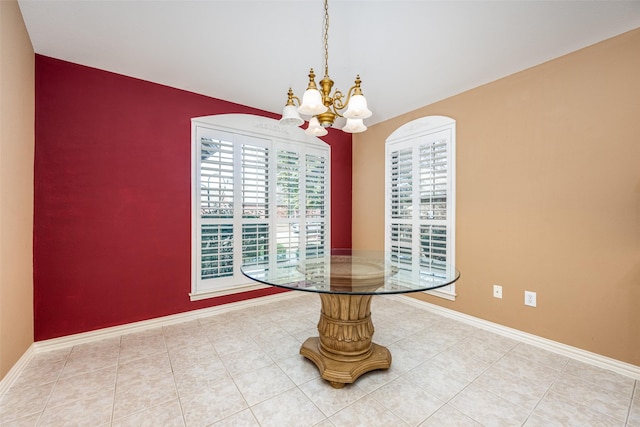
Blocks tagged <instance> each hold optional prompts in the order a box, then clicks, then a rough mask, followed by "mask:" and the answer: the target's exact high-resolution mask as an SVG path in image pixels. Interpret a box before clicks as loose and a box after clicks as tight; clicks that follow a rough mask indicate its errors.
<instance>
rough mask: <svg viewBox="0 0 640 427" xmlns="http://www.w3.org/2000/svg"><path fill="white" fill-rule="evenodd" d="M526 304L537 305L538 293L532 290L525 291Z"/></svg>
mask: <svg viewBox="0 0 640 427" xmlns="http://www.w3.org/2000/svg"><path fill="white" fill-rule="evenodd" d="M524 305H528V306H530V307H535V306H536V293H535V292H531V291H524Z"/></svg>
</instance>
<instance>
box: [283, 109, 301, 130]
mask: <svg viewBox="0 0 640 427" xmlns="http://www.w3.org/2000/svg"><path fill="white" fill-rule="evenodd" d="M303 123H304V120H303V119H302V117H300V114H298V108H297V107H296V106H295V105H285V106H284V109H283V110H282V118H281V119H280V124H281V125H285V126H300V125H301V124H303Z"/></svg>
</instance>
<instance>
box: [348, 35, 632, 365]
mask: <svg viewBox="0 0 640 427" xmlns="http://www.w3.org/2000/svg"><path fill="white" fill-rule="evenodd" d="M638 76H640V29H636V30H634V31H631V32H628V33H626V34H623V35H620V36H618V37H615V38H613V39H610V40H606V41H604V42H601V43H599V44H596V45H593V46H590V47H588V48H586V49H582V50H580V51H577V52H574V53H571V54H569V55H566V56H564V57H561V58H558V59H556V60H553V61H550V62H548V63H545V64H542V65H539V66H537V67H534V68H531V69H528V70H525V71H523V72H520V73H517V74H514V75H512V76H509V77H506V78H504V79H501V80H498V81H495V82H492V83H490V84H487V85H484V86H481V87H478V88H475V89H473V90H470V91H468V92H465V93H462V94H460V95H457V96H454V97H452V98H449V99H445V100H443V101H440V102H437V103H435V104H432V105H428V106H426V107H423V108H421V109H419V110H416V111H413V112H411V113H408V114H405V115H403V116H401V117H397V118H395V119H392V120H388V121H386V122H384V123H381V124H378V125H375V126H372V127H370V128H369V130H368V131H367V132H365V133H363V134H358V135H356V136H355V138H354V146H353V167H354V170H353V173H354V180H353V246H354V248H361V249H364V248H368V249H381V248H383V247H384V176H383V170H384V142H385V138H386V137H387V136H388V135H389V134H390V133H391V132H393V131H394V130H395V129H396V128H398V127H399V126H401V125H402V124H404V123H406V122H408V121H411V120H413V119H415V118H419V117H423V116H427V115H444V116H449V117H452V118H454V119H455V120H456V121H457V168H458V169H457V176H456V179H457V199H456V202H457V220H456V227H457V229H456V233H457V238H456V245H457V246H456V250H457V259H456V264H457V266H458V267H459V269H460V271H461V273H462V278H461V279H460V281H459V282H458V284H457V292H458V297H457V300H456V301H455V302H449V301H445V300H442V299H438V298H434V297H430V296H427V295H422V294H421V295H419V298H420V299H424V300H426V301H430V302H433V303H436V304H439V305H442V306H445V307H448V308H451V309H454V310H457V311H460V312H463V313H467V314H470V315H472V316H476V317H479V318H482V319H487V320H490V321H493V322H497V323H500V324H503V325H506V326H509V327H512V328H516V329H519V330H522V331H526V332H529V333H532V334H535V335H538V336H542V337H545V338H549V339H551V340H555V341H559V342H562V343H565V344H568V345H572V346H576V347H579V348H582V349H585V350H589V351H592V352H595V353H598V354H602V355H605V356H609V357H612V358H615V359H618V360H621V361H624V362H628V363H632V364H635V365H640V78H639V77H638ZM427 83H428V82H427ZM390 84H392V82H390ZM373 107H375V106H373ZM493 284H500V285H502V286H503V299H502V300H500V299H495V298H493V297H492V285H493ZM525 290H531V291H536V292H537V299H538V306H537V307H536V308H530V307H525V306H524V305H523V300H524V296H523V294H524V291H525Z"/></svg>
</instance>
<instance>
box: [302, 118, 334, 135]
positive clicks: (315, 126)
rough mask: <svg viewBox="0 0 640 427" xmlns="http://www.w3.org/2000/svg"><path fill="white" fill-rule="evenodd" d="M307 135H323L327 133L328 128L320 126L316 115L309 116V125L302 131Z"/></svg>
mask: <svg viewBox="0 0 640 427" xmlns="http://www.w3.org/2000/svg"><path fill="white" fill-rule="evenodd" d="M304 132H305V133H306V134H307V135H311V136H325V135H326V134H328V133H329V131H328V130H326V129H325V128H323V127H322V126H320V122H319V121H318V118H317V117H315V116H314V117H311V119H310V120H309V126H307V128H306V129H305V131H304Z"/></svg>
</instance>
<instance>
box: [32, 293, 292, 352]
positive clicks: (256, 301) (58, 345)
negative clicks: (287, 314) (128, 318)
mask: <svg viewBox="0 0 640 427" xmlns="http://www.w3.org/2000/svg"><path fill="white" fill-rule="evenodd" d="M296 294H297V292H282V293H278V294H274V295H267V296H264V297H258V298H252V299H248V300H244V301H238V302H232V303H229V304H223V305H218V306H215V307H208V308H202V309H199V310H192V311H187V312H184V313H178V314H172V315H170V316H163V317H156V318H155V319H149V320H142V321H140V322H133V323H127V324H126V325H119V326H113V327H110V328H104V329H98V330H95V331H89V332H83V333H80V334H73V335H67V336H64V337H60V338H53V339H50V340H45V341H38V342H36V343H34V347H35V349H36V353H40V352H43V351H50V350H58V349H62V348H68V347H72V346H74V345H79V344H84V343H88V342H92V341H97V340H101V339H105V338H113V337H118V336H120V335H125V334H130V333H134V332H142V331H145V330H147V329H153V328H157V327H161V326H168V325H174V324H176V323H182V322H186V321H189V320H196V319H201V318H203V317H208V316H213V315H215V314H221V313H227V312H229V311H234V310H239V309H243V308H247V307H252V306H259V305H262V304H268V303H270V302H274V301H279V300H284V299H289V298H293V297H296V296H297V295H296Z"/></svg>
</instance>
